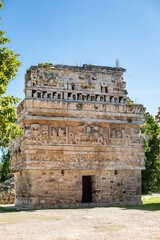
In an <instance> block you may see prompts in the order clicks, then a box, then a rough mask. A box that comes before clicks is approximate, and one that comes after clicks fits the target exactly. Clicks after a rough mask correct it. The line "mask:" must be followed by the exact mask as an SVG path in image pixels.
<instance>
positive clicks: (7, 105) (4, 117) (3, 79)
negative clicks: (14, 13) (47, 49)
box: [0, 1, 22, 147]
mask: <svg viewBox="0 0 160 240" xmlns="http://www.w3.org/2000/svg"><path fill="white" fill-rule="evenodd" d="M2 7H3V4H2V2H1V1H0V9H2ZM9 42H10V40H9V38H7V37H5V32H4V31H2V30H0V147H6V146H7V144H8V143H9V142H10V140H11V139H15V138H16V136H17V135H18V134H21V133H22V131H21V129H20V128H19V127H18V125H17V124H16V122H17V120H18V118H17V113H16V104H17V103H18V102H19V98H16V97H14V96H9V95H6V91H7V85H8V84H9V82H10V81H11V80H13V79H14V77H15V76H16V75H17V72H18V68H19V67H20V66H21V62H20V61H19V60H18V56H19V55H18V54H17V53H14V52H13V51H12V50H9V49H8V47H6V46H5V44H6V43H9Z"/></svg>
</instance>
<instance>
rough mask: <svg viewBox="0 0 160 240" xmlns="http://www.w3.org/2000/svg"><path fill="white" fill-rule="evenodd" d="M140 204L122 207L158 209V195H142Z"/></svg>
mask: <svg viewBox="0 0 160 240" xmlns="http://www.w3.org/2000/svg"><path fill="white" fill-rule="evenodd" d="M142 202H143V204H142V205H125V206H121V207H122V208H127V209H138V210H147V211H160V197H155V196H149V195H148V196H146V199H145V198H143V197H142Z"/></svg>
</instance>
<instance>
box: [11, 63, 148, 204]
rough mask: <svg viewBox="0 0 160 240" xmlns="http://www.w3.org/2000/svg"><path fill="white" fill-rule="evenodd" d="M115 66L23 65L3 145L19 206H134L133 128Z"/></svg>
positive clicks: (137, 162) (139, 158) (134, 118)
mask: <svg viewBox="0 0 160 240" xmlns="http://www.w3.org/2000/svg"><path fill="white" fill-rule="evenodd" d="M124 72H125V69H123V68H112V67H104V66H94V65H83V66H82V67H76V66H66V65H46V66H41V65H38V66H31V67H30V70H29V71H27V73H26V76H25V89H24V92H25V99H24V100H23V101H22V102H21V103H20V104H19V106H18V116H19V125H20V126H21V128H23V129H24V135H23V136H20V137H19V138H18V139H17V140H16V141H13V142H12V143H11V147H12V156H11V158H12V171H13V173H14V177H15V191H16V205H17V206H20V207H57V206H81V205H86V203H87V204H88V203H89V204H90V205H93V206H94V205H95V206H99V205H100V206H103V205H107V204H114V205H115V204H141V170H143V169H144V149H143V139H142V138H141V136H140V126H141V125H142V124H143V123H144V116H143V114H144V111H145V108H144V107H143V106H142V105H137V104H134V103H133V102H128V101H127V99H128V98H127V96H126V95H127V91H126V89H125V86H126V83H125V82H124V81H123V73H124Z"/></svg>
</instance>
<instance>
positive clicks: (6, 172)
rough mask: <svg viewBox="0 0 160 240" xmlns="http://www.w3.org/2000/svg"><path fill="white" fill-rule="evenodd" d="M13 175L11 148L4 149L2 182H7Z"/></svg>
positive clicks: (1, 172)
mask: <svg viewBox="0 0 160 240" xmlns="http://www.w3.org/2000/svg"><path fill="white" fill-rule="evenodd" d="M11 177H12V175H11V160H10V149H9V148H7V149H5V150H3V155H2V158H1V167H0V182H5V181H6V180H8V179H10V178H11Z"/></svg>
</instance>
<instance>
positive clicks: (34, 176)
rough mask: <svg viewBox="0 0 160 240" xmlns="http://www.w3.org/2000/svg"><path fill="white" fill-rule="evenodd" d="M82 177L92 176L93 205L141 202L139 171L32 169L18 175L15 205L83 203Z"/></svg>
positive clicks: (36, 205) (53, 205) (16, 178)
mask: <svg viewBox="0 0 160 240" xmlns="http://www.w3.org/2000/svg"><path fill="white" fill-rule="evenodd" d="M82 176H91V179H92V203H93V205H94V204H96V205H98V204H99V205H107V204H111V205H112V204H113V205H116V204H128V203H129V204H140V203H141V171H139V170H136V171H132V170H118V171H113V170H111V171H94V170H92V171H91V170H90V171H86V170H78V171H77V170H64V171H62V170H30V171H24V172H23V173H16V174H15V183H16V195H17V198H16V205H17V206H26V207H28V206H30V207H31V206H34V207H57V206H81V205H82Z"/></svg>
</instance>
